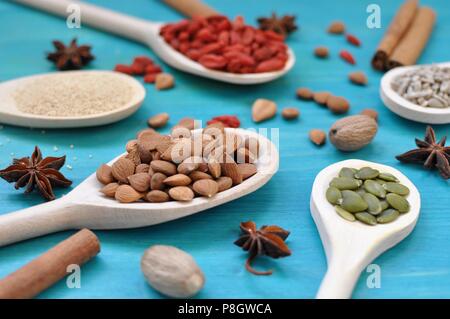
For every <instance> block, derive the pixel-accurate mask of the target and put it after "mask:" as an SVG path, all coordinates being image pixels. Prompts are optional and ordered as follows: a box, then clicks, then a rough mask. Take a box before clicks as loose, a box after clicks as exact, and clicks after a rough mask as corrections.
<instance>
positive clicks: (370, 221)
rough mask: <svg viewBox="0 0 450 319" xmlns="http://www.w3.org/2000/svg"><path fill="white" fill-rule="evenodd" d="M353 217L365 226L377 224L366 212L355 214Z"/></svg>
mask: <svg viewBox="0 0 450 319" xmlns="http://www.w3.org/2000/svg"><path fill="white" fill-rule="evenodd" d="M355 217H356V219H357V220H359V221H360V222H363V223H364V224H367V225H371V226H374V225H376V224H377V219H376V218H375V217H374V216H373V215H371V214H369V213H367V212H362V213H357V214H355Z"/></svg>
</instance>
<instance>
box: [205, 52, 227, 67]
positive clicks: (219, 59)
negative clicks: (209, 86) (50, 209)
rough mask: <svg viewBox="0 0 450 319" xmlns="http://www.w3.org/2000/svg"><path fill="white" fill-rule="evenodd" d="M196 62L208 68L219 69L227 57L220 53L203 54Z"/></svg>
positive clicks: (225, 63) (225, 62)
mask: <svg viewBox="0 0 450 319" xmlns="http://www.w3.org/2000/svg"><path fill="white" fill-rule="evenodd" d="M198 63H200V64H201V65H203V66H204V67H205V68H208V69H214V70H220V69H223V68H224V67H225V66H226V65H227V59H225V57H223V56H221V55H216V54H205V55H203V56H202V57H201V58H200V59H198Z"/></svg>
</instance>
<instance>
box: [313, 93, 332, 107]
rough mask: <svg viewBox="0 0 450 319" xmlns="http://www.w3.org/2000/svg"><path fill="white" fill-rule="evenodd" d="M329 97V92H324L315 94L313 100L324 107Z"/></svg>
mask: <svg viewBox="0 0 450 319" xmlns="http://www.w3.org/2000/svg"><path fill="white" fill-rule="evenodd" d="M330 96H331V93H330V92H326V91H323V92H316V93H314V96H313V99H314V101H315V102H316V103H319V104H323V105H325V104H327V100H328V98H329V97H330Z"/></svg>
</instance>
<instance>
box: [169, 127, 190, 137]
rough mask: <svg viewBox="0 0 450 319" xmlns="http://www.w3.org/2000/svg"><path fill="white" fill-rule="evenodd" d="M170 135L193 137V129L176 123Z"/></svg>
mask: <svg viewBox="0 0 450 319" xmlns="http://www.w3.org/2000/svg"><path fill="white" fill-rule="evenodd" d="M170 135H171V136H172V138H183V137H191V130H189V129H188V128H187V127H184V126H182V125H176V126H174V127H173V128H172V130H171V132H170Z"/></svg>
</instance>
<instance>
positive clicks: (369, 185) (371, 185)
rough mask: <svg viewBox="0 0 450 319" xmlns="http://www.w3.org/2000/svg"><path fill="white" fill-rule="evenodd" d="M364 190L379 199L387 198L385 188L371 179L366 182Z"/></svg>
mask: <svg viewBox="0 0 450 319" xmlns="http://www.w3.org/2000/svg"><path fill="white" fill-rule="evenodd" d="M364 189H365V190H366V191H367V192H369V193H371V194H373V195H375V196H377V197H380V198H385V197H386V191H385V189H384V188H383V186H381V185H380V184H378V183H377V182H375V181H372V180H370V179H368V180H366V181H364Z"/></svg>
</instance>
